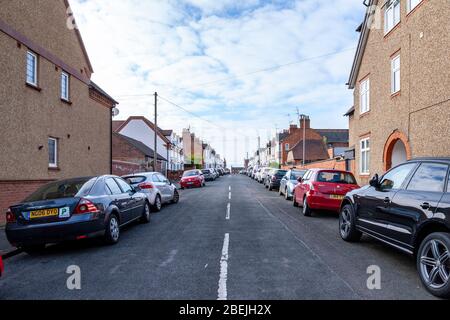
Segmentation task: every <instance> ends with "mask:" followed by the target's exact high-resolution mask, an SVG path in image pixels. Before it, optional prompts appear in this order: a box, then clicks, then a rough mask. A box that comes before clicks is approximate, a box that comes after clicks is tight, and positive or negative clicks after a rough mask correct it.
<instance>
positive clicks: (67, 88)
mask: <svg viewBox="0 0 450 320" xmlns="http://www.w3.org/2000/svg"><path fill="white" fill-rule="evenodd" d="M64 77H65V78H66V83H65V84H66V88H65V89H66V95H67V96H66V97H65V96H63V90H64V87H63V78H64ZM69 90H70V75H69V74H68V73H67V72H65V71H63V72H61V92H60V94H61V99H62V100H64V101H69V100H70V91H69Z"/></svg>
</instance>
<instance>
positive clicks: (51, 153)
mask: <svg viewBox="0 0 450 320" xmlns="http://www.w3.org/2000/svg"><path fill="white" fill-rule="evenodd" d="M48 166H49V167H50V168H57V167H58V139H55V138H48Z"/></svg>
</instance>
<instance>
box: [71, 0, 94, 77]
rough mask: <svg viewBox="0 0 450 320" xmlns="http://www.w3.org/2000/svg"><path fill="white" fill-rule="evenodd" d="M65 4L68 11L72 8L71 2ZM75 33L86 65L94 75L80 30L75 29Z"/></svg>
mask: <svg viewBox="0 0 450 320" xmlns="http://www.w3.org/2000/svg"><path fill="white" fill-rule="evenodd" d="M64 4H65V6H66V9H69V8H70V4H69V0H64ZM74 31H75V34H76V36H77V38H78V42H79V44H80V47H81V50H82V51H83V55H84V58H85V59H86V63H87V65H88V68H89V71H91V73H93V72H94V69H93V68H92V63H91V60H90V59H89V55H88V54H87V50H86V46H85V45H84V42H83V38H82V37H81V33H80V30H79V29H78V28H74Z"/></svg>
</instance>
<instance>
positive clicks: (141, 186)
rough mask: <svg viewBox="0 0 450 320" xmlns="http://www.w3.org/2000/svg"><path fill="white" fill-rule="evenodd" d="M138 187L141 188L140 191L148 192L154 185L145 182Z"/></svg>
mask: <svg viewBox="0 0 450 320" xmlns="http://www.w3.org/2000/svg"><path fill="white" fill-rule="evenodd" d="M138 187H139V189H143V190H148V189H153V184H151V183H150V182H143V183H141V184H139V185H138Z"/></svg>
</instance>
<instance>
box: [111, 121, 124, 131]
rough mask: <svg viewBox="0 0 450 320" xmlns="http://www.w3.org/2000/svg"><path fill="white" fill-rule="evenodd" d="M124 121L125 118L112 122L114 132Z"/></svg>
mask: <svg viewBox="0 0 450 320" xmlns="http://www.w3.org/2000/svg"><path fill="white" fill-rule="evenodd" d="M124 123H125V120H114V121H113V122H112V130H113V132H117V129H119V128H120V127H121V126H122V125H123V124H124Z"/></svg>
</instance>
